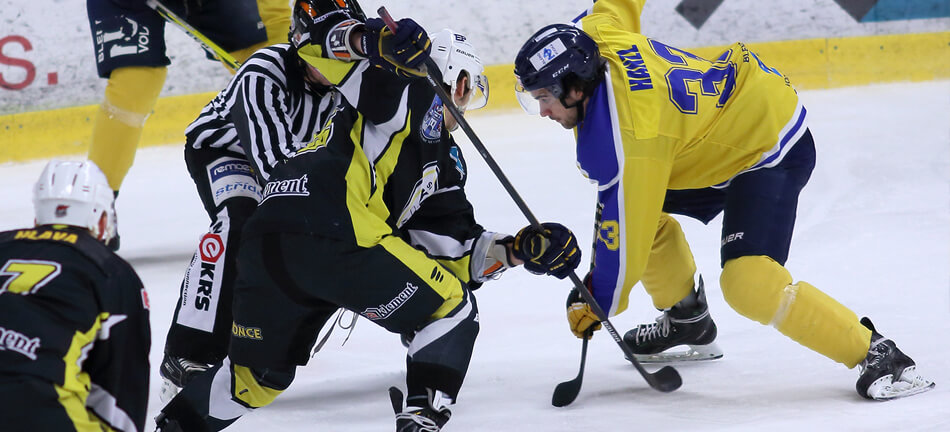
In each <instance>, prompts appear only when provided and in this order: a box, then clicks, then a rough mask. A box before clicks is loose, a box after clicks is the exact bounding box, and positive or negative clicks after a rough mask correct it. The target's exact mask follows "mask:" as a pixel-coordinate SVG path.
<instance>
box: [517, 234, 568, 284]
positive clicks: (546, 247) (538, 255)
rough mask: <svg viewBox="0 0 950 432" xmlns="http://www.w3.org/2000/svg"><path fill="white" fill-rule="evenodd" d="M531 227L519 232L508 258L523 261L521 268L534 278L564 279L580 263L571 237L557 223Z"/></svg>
mask: <svg viewBox="0 0 950 432" xmlns="http://www.w3.org/2000/svg"><path fill="white" fill-rule="evenodd" d="M541 228H542V229H537V228H535V227H534V226H532V225H529V226H526V227H524V228H522V229H521V231H518V235H516V236H515V239H514V242H513V244H512V245H511V255H512V256H514V257H515V258H518V259H520V260H522V261H524V268H525V270H528V271H529V272H531V273H534V274H549V275H551V276H554V277H556V278H558V279H564V278H566V277H567V275H569V274H571V272H572V271H574V269H575V268H577V265H578V264H580V262H581V251H580V249H578V248H577V239H575V238H574V233H572V232H571V230H569V229H567V227H566V226H564V225H561V224H559V223H553V222H547V223H543V224H541Z"/></svg>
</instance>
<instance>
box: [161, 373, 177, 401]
mask: <svg viewBox="0 0 950 432" xmlns="http://www.w3.org/2000/svg"><path fill="white" fill-rule="evenodd" d="M180 391H181V387H178V386H176V385H175V384H172V382H171V381H169V380H167V379H165V378H162V388H161V390H159V392H158V399H159V400H161V401H162V403H163V404H168V402H170V401H171V400H172V399H174V398H175V396H177V395H178V392H180Z"/></svg>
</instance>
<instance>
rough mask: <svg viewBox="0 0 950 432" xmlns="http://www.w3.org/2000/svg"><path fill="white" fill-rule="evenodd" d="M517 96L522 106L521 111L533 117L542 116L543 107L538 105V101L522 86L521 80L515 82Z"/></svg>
mask: <svg viewBox="0 0 950 432" xmlns="http://www.w3.org/2000/svg"><path fill="white" fill-rule="evenodd" d="M515 96H516V97H517V98H518V104H519V105H521V109H523V110H524V112H526V113H528V114H531V115H538V114H541V105H540V104H539V103H538V100H537V99H535V98H534V96H532V95H531V92H529V91H528V90H527V89H525V88H524V86H523V85H521V80H520V79H519V80H517V81H516V82H515Z"/></svg>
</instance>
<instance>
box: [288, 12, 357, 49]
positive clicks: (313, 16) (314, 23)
mask: <svg viewBox="0 0 950 432" xmlns="http://www.w3.org/2000/svg"><path fill="white" fill-rule="evenodd" d="M351 3H352V2H351V1H348V0H294V8H293V13H292V15H291V17H290V33H289V34H288V35H287V39H288V40H290V44H291V45H293V46H294V47H295V48H298V49H299V48H300V47H301V46H304V45H307V44H309V43H310V41H311V40H313V39H316V38H317V37H320V36H321V35H320V30H322V31H323V32H326V28H325V26H321V25H318V24H320V23H322V22H323V21H326V20H328V19H332V20H333V21H342V20H344V19H350V18H356V19H359V20H360V21H365V20H366V18H365V17H364V16H363V15H362V11H355V10H354V9H353V8H352V7H351ZM330 14H332V15H330ZM338 14H339V16H337V15H338Z"/></svg>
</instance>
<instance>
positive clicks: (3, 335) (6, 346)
mask: <svg viewBox="0 0 950 432" xmlns="http://www.w3.org/2000/svg"><path fill="white" fill-rule="evenodd" d="M39 347H40V338H38V337H35V338H31V337H29V336H27V335H24V334H23V333H20V332H18V331H15V330H8V329H5V328H3V327H0V351H13V352H16V353H20V354H23V355H25V356H26V357H27V358H29V359H30V360H36V349H37V348H39Z"/></svg>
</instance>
